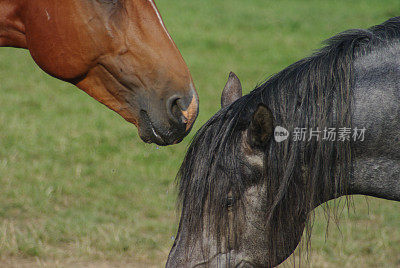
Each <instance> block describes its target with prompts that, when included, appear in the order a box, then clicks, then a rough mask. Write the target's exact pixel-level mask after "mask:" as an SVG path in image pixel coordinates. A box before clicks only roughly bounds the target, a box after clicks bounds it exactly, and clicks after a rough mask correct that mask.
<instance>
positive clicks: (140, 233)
mask: <svg viewBox="0 0 400 268" xmlns="http://www.w3.org/2000/svg"><path fill="white" fill-rule="evenodd" d="M156 2H157V5H158V7H159V9H160V12H161V14H162V16H163V18H164V21H165V24H166V26H167V28H168V30H169V32H170V33H171V35H172V37H173V39H174V40H175V42H176V44H177V45H178V47H179V49H180V50H181V53H182V54H183V56H184V58H185V60H186V62H187V64H188V66H189V68H190V70H191V72H192V75H193V78H194V81H195V84H196V87H197V90H198V92H199V96H200V114H199V117H198V119H197V121H196V124H195V127H194V129H193V131H192V132H191V134H190V135H189V137H187V138H186V139H185V140H184V141H183V142H182V143H181V144H179V145H176V146H171V147H167V148H157V147H156V146H154V145H146V144H144V143H142V142H141V140H140V139H139V137H138V136H137V130H136V128H135V127H134V126H133V125H130V124H128V123H127V122H125V121H124V120H123V119H122V118H120V117H119V116H118V115H117V114H115V113H114V112H112V111H110V110H108V109H107V108H105V107H104V106H102V105H101V104H99V103H97V102H96V101H95V100H93V99H91V98H90V97H88V96H87V95H86V94H85V93H83V92H81V91H80V90H79V89H77V88H75V87H73V86H71V85H69V84H66V83H64V82H61V81H58V80H56V79H54V78H51V77H49V76H48V75H46V74H45V73H43V72H42V71H41V70H40V69H39V68H38V67H37V66H36V65H35V64H34V62H33V60H32V59H31V58H30V55H29V53H28V51H25V50H19V49H11V48H1V49H0V266H2V267H3V266H4V267H5V266H11V267H12V266H14V267H34V266H38V267H76V266H77V267H90V266H92V267H128V266H132V267H153V266H154V267H162V266H163V265H164V263H165V261H166V257H167V254H168V251H169V249H170V247H171V245H172V243H173V240H172V237H173V236H174V235H175V232H176V229H177V225H178V216H179V212H177V211H176V209H175V198H176V190H175V185H174V178H175V174H176V172H177V170H178V168H179V165H180V163H181V161H182V159H183V156H184V152H185V148H186V146H187V145H188V143H189V142H190V140H191V137H193V135H194V133H195V132H196V130H197V129H198V128H199V127H200V126H201V125H202V124H204V123H205V122H206V120H207V119H208V118H210V117H211V116H212V115H213V114H214V113H215V112H216V111H217V110H218V109H219V105H220V93H221V91H222V88H223V86H224V84H225V82H226V79H227V76H228V73H229V71H234V72H236V73H237V74H238V76H239V77H240V79H241V80H242V83H243V86H244V91H245V92H246V93H247V92H249V91H250V90H252V89H253V88H254V87H255V85H257V84H258V83H260V82H261V81H263V80H264V79H265V78H266V77H268V76H270V75H271V74H273V73H276V72H278V71H279V70H281V69H283V68H284V67H286V66H287V65H289V64H291V63H293V62H294V61H296V60H299V59H301V58H303V57H305V56H307V55H309V54H310V53H312V51H313V50H315V49H317V48H319V47H320V46H321V41H323V40H324V39H327V38H329V37H330V36H332V35H334V34H336V33H339V32H341V31H344V30H347V29H350V28H366V27H369V26H372V25H375V24H379V23H382V22H383V21H385V20H386V19H388V18H390V17H393V16H396V15H400V2H399V1H398V0H393V1H392V0H369V1H351V0H346V1H320V0H314V1H311V0H310V1H309V0H302V1H294V0H293V1H287V0H281V1H267V0H246V1H243V0H231V1H219V0H187V1H184V0H158V1H156ZM353 208H354V209H353ZM353 208H352V209H350V212H348V211H347V209H343V210H340V211H339V214H340V215H339V219H340V223H339V225H336V224H335V223H334V222H331V223H330V225H329V228H328V231H329V235H328V236H326V226H327V221H326V220H325V216H324V213H322V212H321V211H322V210H320V209H319V210H317V213H316V219H315V224H314V230H313V237H312V247H311V250H310V252H309V255H310V258H309V261H308V262H307V260H305V259H303V260H302V261H303V265H305V266H310V267H338V266H343V267H355V266H357V267H400V204H399V203H394V202H390V201H384V200H378V199H374V198H368V199H366V198H364V197H355V198H354V206H353ZM293 261H294V260H293V259H291V260H289V261H288V262H287V263H286V264H284V265H283V266H287V267H293ZM296 263H297V262H296ZM297 264H298V263H297Z"/></svg>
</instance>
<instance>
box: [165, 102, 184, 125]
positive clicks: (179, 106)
mask: <svg viewBox="0 0 400 268" xmlns="http://www.w3.org/2000/svg"><path fill="white" fill-rule="evenodd" d="M186 106H187V105H185V104H184V101H182V98H180V97H178V96H172V97H171V98H169V99H168V100H167V113H168V117H169V118H170V120H172V121H173V122H174V123H175V124H178V125H181V126H183V127H184V126H185V125H186V123H187V121H188V119H187V118H186V117H185V116H184V115H183V113H182V111H184V110H186V109H187V107H186Z"/></svg>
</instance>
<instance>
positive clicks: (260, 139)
mask: <svg viewBox="0 0 400 268" xmlns="http://www.w3.org/2000/svg"><path fill="white" fill-rule="evenodd" d="M272 134H273V116H272V112H271V110H270V109H268V107H267V106H265V105H264V104H260V105H258V108H257V110H256V111H255V112H254V114H253V117H252V119H251V122H250V126H249V129H248V130H247V142H248V143H249V145H250V146H251V147H252V148H259V149H263V148H265V146H266V145H267V144H268V141H269V140H270V138H271V137H272Z"/></svg>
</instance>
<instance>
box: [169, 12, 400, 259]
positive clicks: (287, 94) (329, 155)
mask: <svg viewBox="0 0 400 268" xmlns="http://www.w3.org/2000/svg"><path fill="white" fill-rule="evenodd" d="M222 106H223V107H222V109H221V110H220V111H219V112H218V113H217V114H215V115H214V116H213V117H212V118H211V119H210V120H209V121H208V122H207V123H206V124H205V125H204V126H203V127H202V128H201V129H200V130H199V131H198V133H197V134H196V136H195V138H194V140H193V142H192V144H191V146H190V147H189V149H188V151H187V154H186V157H185V159H184V162H183V164H182V166H181V169H180V171H179V174H178V179H179V198H180V202H181V204H182V215H181V221H180V225H179V230H178V234H177V236H176V240H175V243H174V246H173V248H172V250H171V252H170V254H169V258H168V262H167V267H272V266H276V265H278V264H280V263H281V262H283V261H284V260H285V259H286V258H288V256H289V255H291V254H292V253H293V251H294V250H295V248H296V247H297V245H298V243H299V241H300V239H301V236H302V234H303V231H304V229H305V228H306V230H308V232H307V234H308V236H306V237H308V238H309V234H310V233H309V231H310V229H311V224H312V220H311V218H312V217H311V216H310V215H312V213H311V212H312V211H313V209H314V208H315V207H317V206H319V205H320V204H323V203H325V202H327V201H328V200H331V199H335V198H338V197H340V196H348V195H353V194H363V195H369V196H374V197H380V198H384V199H389V200H396V201H400V131H399V128H400V17H396V18H392V19H390V20H388V21H386V22H384V23H383V24H381V25H377V26H374V27H372V28H370V29H368V30H350V31H346V32H344V33H342V34H339V35H337V36H335V37H332V38H331V39H329V40H328V41H327V45H326V46H325V47H324V48H323V49H321V50H319V51H318V52H316V53H315V54H314V55H312V56H310V57H308V58H305V59H302V60H300V61H298V62H296V63H294V64H293V65H291V66H289V67H287V68H286V69H284V70H283V71H281V72H279V73H278V74H276V75H274V76H272V77H271V78H270V79H268V80H267V81H266V82H265V83H264V84H262V85H261V86H259V87H257V88H256V89H255V90H253V91H252V92H251V93H250V94H248V95H246V96H243V97H241V86H240V82H239V80H238V79H237V77H236V76H235V75H234V74H233V73H231V75H230V77H229V80H228V83H227V85H226V87H225V89H224V92H223V95H222Z"/></svg>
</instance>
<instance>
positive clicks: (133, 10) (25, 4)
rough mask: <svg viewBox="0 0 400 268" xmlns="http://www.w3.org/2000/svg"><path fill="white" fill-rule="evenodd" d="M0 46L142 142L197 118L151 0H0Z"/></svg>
mask: <svg viewBox="0 0 400 268" xmlns="http://www.w3.org/2000/svg"><path fill="white" fill-rule="evenodd" d="M0 46H4V47H6V46H8V47H17V48H27V49H29V51H30V53H31V55H32V57H33V59H34V60H35V62H36V63H37V64H38V65H39V66H40V68H42V69H43V70H44V71H45V72H47V73H48V74H50V75H52V76H54V77H56V78H58V79H61V80H63V81H66V82H69V83H72V84H74V85H76V86H77V87H79V88H80V89H82V90H83V91H85V92H86V93H87V94H89V95H90V96H92V97H93V98H95V99H96V100H98V101H99V102H101V103H103V104H105V105H106V106H107V107H109V108H110V109H112V110H114V111H115V112H117V113H118V114H120V115H121V116H122V117H123V118H124V119H125V120H127V121H128V122H131V123H133V124H135V125H136V126H137V127H138V130H139V135H140V137H141V138H142V139H143V141H145V142H149V143H151V142H154V143H157V144H159V145H168V144H173V143H177V142H180V141H181V140H182V139H183V138H184V137H185V136H186V135H187V133H188V132H189V131H190V129H191V127H192V126H193V123H194V121H195V119H196V117H197V113H198V96H197V93H196V90H195V87H194V85H193V81H192V77H191V75H190V72H189V70H188V68H187V66H186V64H185V62H184V60H183V58H182V56H181V54H180V52H179V50H178V49H177V47H176V45H175V43H174V42H173V40H172V39H171V36H170V35H169V33H168V32H167V30H166V28H165V26H164V23H163V21H162V19H161V16H160V14H159V12H158V10H157V8H156V6H155V4H154V2H153V0H63V1H54V0H35V1H32V0H0Z"/></svg>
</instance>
